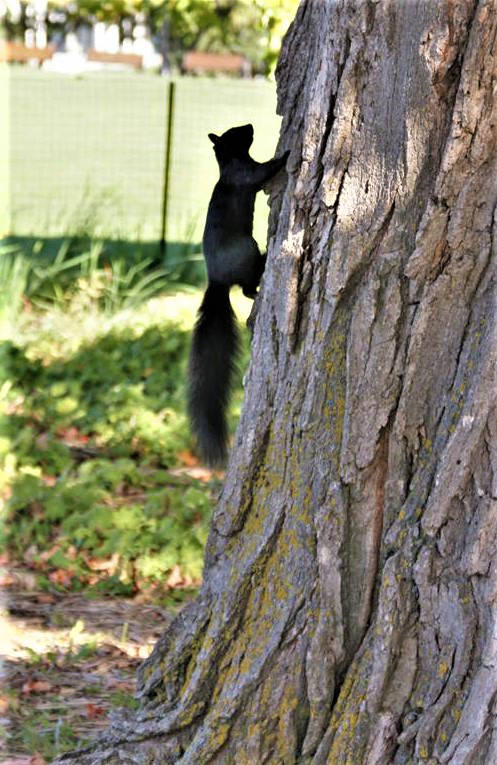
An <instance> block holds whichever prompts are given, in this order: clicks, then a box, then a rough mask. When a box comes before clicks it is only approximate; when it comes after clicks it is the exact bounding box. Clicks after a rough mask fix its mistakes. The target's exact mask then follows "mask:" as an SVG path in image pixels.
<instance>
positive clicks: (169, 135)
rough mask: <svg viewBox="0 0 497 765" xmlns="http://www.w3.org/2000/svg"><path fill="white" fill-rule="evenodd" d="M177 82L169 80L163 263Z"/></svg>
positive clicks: (163, 199)
mask: <svg viewBox="0 0 497 765" xmlns="http://www.w3.org/2000/svg"><path fill="white" fill-rule="evenodd" d="M175 85H176V83H175V82H173V80H169V85H168V89H167V90H168V99H167V133H166V147H165V157H164V186H163V190H162V226H161V238H160V256H161V260H162V263H163V264H164V261H165V259H166V255H167V205H168V199H169V176H170V172H171V147H172V138H173V116H174V91H175Z"/></svg>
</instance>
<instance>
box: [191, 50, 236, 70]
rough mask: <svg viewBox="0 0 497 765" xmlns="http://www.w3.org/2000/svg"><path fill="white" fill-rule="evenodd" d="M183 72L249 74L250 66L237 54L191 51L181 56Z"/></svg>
mask: <svg viewBox="0 0 497 765" xmlns="http://www.w3.org/2000/svg"><path fill="white" fill-rule="evenodd" d="M183 70H184V71H185V72H195V73H197V74H203V73H204V72H224V73H226V74H238V75H243V74H250V64H249V63H248V61H247V59H246V58H245V56H240V55H239V54H237V53H202V52H200V51H196V50H191V51H189V52H188V53H185V55H184V56H183Z"/></svg>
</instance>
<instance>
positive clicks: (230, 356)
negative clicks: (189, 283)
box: [188, 282, 239, 465]
mask: <svg viewBox="0 0 497 765" xmlns="http://www.w3.org/2000/svg"><path fill="white" fill-rule="evenodd" d="M238 348H239V338H238V329H237V323H236V317H235V314H234V313H233V309H232V307H231V303H230V298H229V287H227V286H225V285H223V284H218V283H216V282H211V283H209V285H208V287H207V290H206V292H205V295H204V299H203V300H202V305H201V306H200V309H199V312H198V317H197V323H196V324H195V329H194V330H193V338H192V347H191V351H190V364H189V373H188V413H189V416H190V420H191V425H192V430H193V432H194V434H195V436H196V439H197V444H198V448H199V451H200V453H201V455H202V457H203V458H204V459H205V461H206V462H207V464H209V465H220V464H222V462H224V460H225V459H226V452H227V440H228V431H227V424H226V407H227V405H228V400H229V396H230V391H231V384H232V380H233V372H234V370H235V366H236V358H237V353H238Z"/></svg>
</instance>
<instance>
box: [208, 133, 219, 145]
mask: <svg viewBox="0 0 497 765" xmlns="http://www.w3.org/2000/svg"><path fill="white" fill-rule="evenodd" d="M209 138H210V139H211V141H212V143H213V144H214V146H215V145H216V143H217V142H218V141H219V136H218V135H216V134H215V133H209Z"/></svg>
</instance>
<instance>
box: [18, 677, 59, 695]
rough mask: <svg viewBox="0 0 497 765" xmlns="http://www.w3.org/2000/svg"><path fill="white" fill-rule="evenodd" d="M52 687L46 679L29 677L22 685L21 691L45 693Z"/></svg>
mask: <svg viewBox="0 0 497 765" xmlns="http://www.w3.org/2000/svg"><path fill="white" fill-rule="evenodd" d="M52 688H53V685H52V684H51V683H49V682H48V681H47V680H33V679H32V678H30V679H29V680H26V682H25V683H24V685H23V686H22V692H23V693H46V692H47V691H51V690H52Z"/></svg>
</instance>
